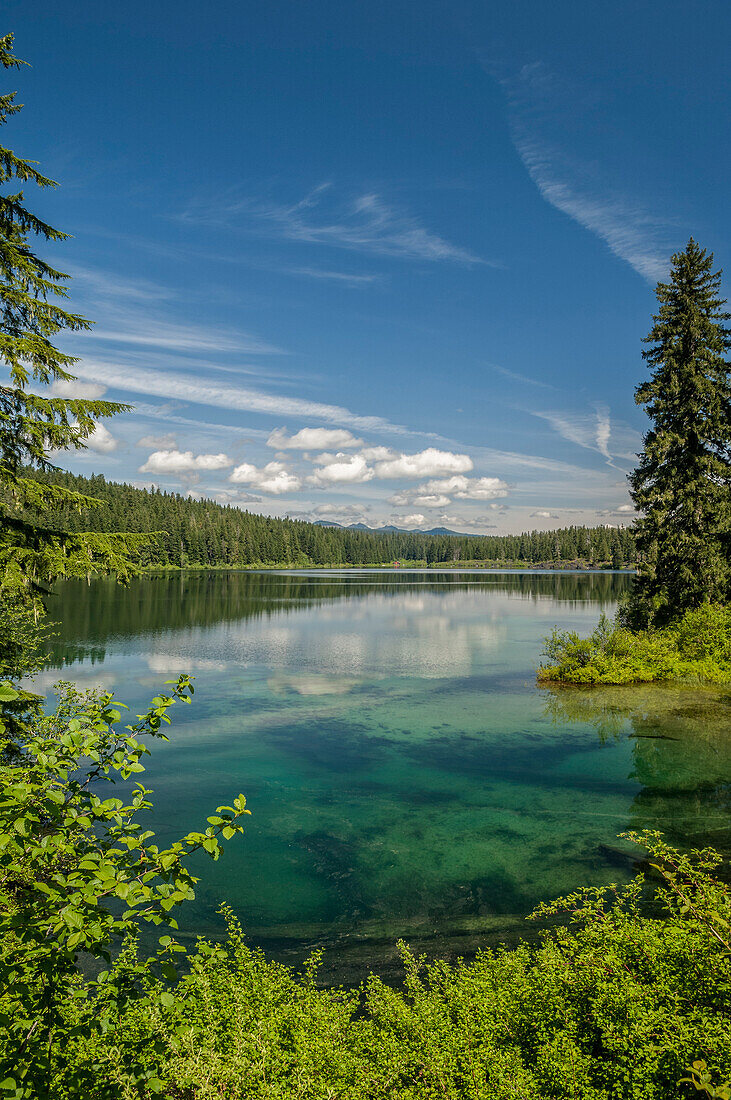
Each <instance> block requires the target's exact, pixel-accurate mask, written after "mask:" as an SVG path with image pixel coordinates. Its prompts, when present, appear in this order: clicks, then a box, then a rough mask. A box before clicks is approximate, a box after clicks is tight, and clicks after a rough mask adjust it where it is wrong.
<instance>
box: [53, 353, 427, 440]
mask: <svg viewBox="0 0 731 1100" xmlns="http://www.w3.org/2000/svg"><path fill="white" fill-rule="evenodd" d="M74 369H75V371H76V373H77V374H78V375H79V376H80V377H81V378H84V379H88V380H91V381H94V382H103V383H105V384H106V385H108V386H112V387H114V388H115V389H119V390H125V391H129V392H132V393H144V394H154V395H157V396H159V397H165V398H171V397H175V398H176V399H177V400H179V401H189V402H191V403H194V404H201V405H212V406H214V407H218V408H223V409H237V410H241V411H244V412H258V413H270V414H274V415H276V416H277V417H288V416H291V417H301V418H303V419H305V418H306V419H310V418H312V419H314V420H320V421H325V422H326V423H330V424H333V423H335V424H343V425H347V426H348V427H350V428H355V429H356V430H358V431H378V432H385V433H389V434H392V435H408V436H410V435H415V434H419V435H421V434H422V433H415V432H412V431H411V430H410V429H409V428H406V427H404V426H403V425H401V424H392V423H391V421H389V420H386V419H384V418H383V417H380V416H359V415H358V414H357V413H353V412H351V411H350V409H345V408H342V407H341V406H339V405H329V404H325V403H324V402H319V401H310V400H308V399H306V398H300V397H289V396H286V395H283V394H272V393H266V392H264V391H263V390H258V389H252V388H249V387H244V386H239V385H236V386H232V385H228V384H227V383H223V382H217V381H213V380H211V379H206V378H200V377H198V376H197V375H196V376H193V375H189V374H183V373H181V372H178V371H161V370H154V369H149V370H144V369H140V368H137V367H134V366H128V365H126V364H124V363H119V362H110V361H105V360H99V359H94V360H92V359H84V360H83V361H82V362H80V363H78V364H77V365H76V366H75V367H74Z"/></svg>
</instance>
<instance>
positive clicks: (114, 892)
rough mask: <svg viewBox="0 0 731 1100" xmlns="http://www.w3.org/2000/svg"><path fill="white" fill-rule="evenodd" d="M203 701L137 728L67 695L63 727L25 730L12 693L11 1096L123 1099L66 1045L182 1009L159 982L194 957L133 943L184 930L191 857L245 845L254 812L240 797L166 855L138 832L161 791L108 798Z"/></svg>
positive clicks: (7, 955) (3, 1008) (6, 906)
mask: <svg viewBox="0 0 731 1100" xmlns="http://www.w3.org/2000/svg"><path fill="white" fill-rule="evenodd" d="M192 691H193V686H192V684H191V683H190V680H189V679H188V678H187V677H181V678H180V679H179V680H178V682H177V683H175V684H174V686H173V689H172V691H171V694H170V695H160V696H157V697H156V698H155V699H153V701H152V705H151V707H150V709H149V711H148V712H147V713H146V714H144V715H139V716H138V720H137V722H136V723H135V724H133V725H122V724H121V710H120V705H119V704H118V703H116V702H115V701H114V700H113V698H112V696H111V695H109V694H106V693H104V692H92V693H86V694H79V693H78V692H77V691H76V690H75V689H74V687H73V686H72V685H70V684H66V685H61V694H60V699H59V703H58V707H57V709H56V710H55V712H54V713H53V714H51V715H49V716H42V715H39V713H38V711H37V710H33V711H31V713H30V715H29V716H28V717H27V718H26V719H25V721H24V720H23V718H22V717H21V719H18V718H17V715H15V714H14V712H13V704H14V703H15V702H16V700H17V698H18V695H19V693H18V691H17V690H16V689H15V688H14V687H13V686H12V685H11V684H10V683H8V682H5V683H0V711H2V712H3V719H4V720H3V722H2V723H0V733H2V732H3V730H5V732H6V733H7V727H8V722H7V715H8V712H9V713H10V715H11V716H12V718H13V721H12V737H11V738H10V739H9V740H8V739H6V740H5V741H4V742H3V741H1V740H0V754H1V755H2V757H3V758H4V764H3V766H2V769H0V771H1V778H2V798H1V800H0V990H2V995H1V996H0V1068H1V1069H2V1070H3V1072H1V1073H0V1095H3V1096H6V1097H13V1098H16V1100H21V1098H22V1100H26V1098H28V1100H30V1098H34V1097H49V1098H50V1097H55V1096H57V1095H58V1091H57V1090H58V1087H59V1085H58V1079H59V1077H62V1078H63V1080H64V1082H65V1085H66V1088H67V1089H68V1090H69V1092H68V1095H71V1096H80V1095H83V1094H84V1092H85V1090H87V1089H88V1088H91V1087H94V1088H95V1089H97V1092H96V1093H95V1095H118V1093H116V1092H114V1091H112V1092H109V1093H108V1092H105V1091H104V1087H105V1086H103V1085H102V1084H101V1083H102V1082H103V1081H104V1080H105V1072H106V1071H105V1069H104V1067H103V1066H99V1065H97V1064H96V1063H95V1062H92V1063H89V1064H87V1063H86V1060H85V1061H84V1065H82V1066H78V1067H75V1068H74V1067H68V1066H67V1065H66V1046H67V1044H68V1043H69V1041H71V1040H72V1039H74V1038H75V1037H78V1036H83V1040H84V1042H85V1043H86V1042H88V1041H89V1040H90V1039H93V1036H94V1035H101V1034H103V1033H104V1032H105V1031H106V1029H107V1028H109V1027H110V1026H112V1022H113V1020H114V1019H115V1018H116V1017H117V1016H118V1015H119V1013H120V1012H121V1011H123V1010H124V1007H125V1006H126V1005H127V1004H128V1003H129V1002H130V999H135V998H138V997H141V996H143V997H146V998H147V999H146V1001H145V1003H146V1004H147V1006H148V1008H150V1009H151V1008H152V1006H155V1007H156V1008H157V1009H158V1010H164V1008H165V1006H166V1005H167V1004H168V1003H171V1002H172V998H171V996H170V994H169V993H168V992H166V991H165V990H164V989H162V988H161V987H157V986H153V985H151V984H150V979H151V977H152V976H153V975H156V974H157V975H160V976H162V977H165V978H167V979H169V980H174V979H175V978H176V971H175V968H174V966H173V963H172V958H173V957H174V955H175V953H176V952H180V951H182V950H183V949H182V947H180V945H179V944H177V943H176V942H175V941H174V940H173V939H172V938H171V937H170V936H163V937H162V938H161V939H160V946H159V950H158V951H157V953H156V954H154V955H153V956H152V957H150V958H146V959H138V958H137V957H136V954H135V953H134V951H131V950H129V943H130V937H134V936H135V935H136V933H137V931H138V929H139V926H140V924H141V923H151V924H153V925H160V924H167V925H168V926H171V927H173V928H175V927H177V925H176V922H175V920H174V918H173V914H172V911H173V910H174V909H175V908H176V907H177V906H178V905H180V903H181V902H183V901H186V900H188V899H189V898H192V897H194V887H195V883H196V881H197V879H196V878H195V876H194V875H193V874H192V873H191V871H190V869H189V863H190V859H191V857H192V856H194V854H195V853H197V852H199V851H203V852H206V853H207V854H208V855H209V856H211V858H213V859H217V858H218V856H219V854H220V850H221V849H220V841H219V838H220V837H221V836H223V837H224V839H228V838H230V837H232V836H234V835H235V834H236V833H239V832H241V831H242V825H241V817H242V815H243V814H244V813H246V812H248V811H246V810H245V808H244V799H243V796H239V797H238V798H237V799H235V800H234V804H233V806H222V807H219V808H218V809H217V811H216V813H215V814H214V815H212V816H211V817H209V818H208V823H207V825H206V827H205V830H204V831H203V832H193V833H189V834H188V836H186V837H184V838H183V839H182V840H181V841H178V842H176V843H174V844H172V845H171V846H170V847H168V848H165V849H160V848H158V846H157V845H156V844H155V843H154V834H153V833H152V832H151V831H150V830H147V829H144V828H143V826H142V824H141V823H140V821H139V818H140V816H141V815H142V814H143V812H144V811H145V810H148V809H149V808H150V806H151V803H150V801H149V798H148V795H149V793H150V792H149V791H147V790H146V789H145V788H144V787H143V786H142V785H141V784H137V785H136V786H135V787H134V788H133V789H131V790H130V787H129V785H127V786H125V788H124V790H123V791H122V794H123V795H124V797H114V796H112V797H105V796H108V795H109V793H110V792H109V787H108V784H109V782H114V781H115V780H129V779H130V778H131V777H132V776H135V775H137V774H138V773H140V772H143V771H144V766H143V764H142V763H141V759H142V758H143V756H144V755H145V754H146V753H148V752H149V750H148V748H147V747H146V745H145V741H144V738H146V737H150V736H152V737H162V736H163V735H162V732H161V730H162V728H163V724H164V723H167V722H169V716H168V710H169V709H170V707H171V706H172V705H173V704H174V703H181V702H190V698H191V695H192ZM124 944H127V946H128V949H127V950H126V951H125V952H123V954H122V956H121V959H119V960H118V961H117V963H116V965H115V966H114V967H112V968H111V969H108V970H103V971H102V972H101V973H99V974H98V975H97V977H96V978H95V980H94V981H93V982H91V983H90V984H88V985H85V984H84V983H83V982H82V981H81V973H80V970H79V959H80V957H82V958H85V959H86V961H87V963H88V962H90V961H91V960H95V959H96V960H100V961H101V962H102V963H106V964H107V965H108V964H110V963H111V961H112V952H113V951H114V950H115V948H116V949H117V950H118V949H119V946H120V945H124ZM74 1004H76V1005H78V1016H77V1018H73V1017H74V1010H73V1007H72V1006H73V1005H74ZM69 1013H71V1016H69ZM150 1078H152V1080H153V1081H154V1074H152V1073H151V1072H149V1071H148V1069H146V1068H145V1067H144V1066H143V1067H140V1066H139V1065H138V1063H137V1061H136V1060H135V1059H131V1060H130V1059H128V1062H127V1065H126V1068H125V1072H124V1079H125V1081H126V1082H127V1083H128V1084H129V1083H132V1084H134V1086H135V1087H137V1086H138V1085H139V1084H140V1083H144V1082H147V1084H148V1086H149V1080H148V1079H150ZM99 1089H101V1090H102V1091H98V1090H99Z"/></svg>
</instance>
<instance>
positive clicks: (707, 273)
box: [627, 238, 731, 626]
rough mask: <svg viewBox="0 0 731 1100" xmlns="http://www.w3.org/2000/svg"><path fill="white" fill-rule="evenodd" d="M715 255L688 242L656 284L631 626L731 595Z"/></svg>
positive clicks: (635, 480)
mask: <svg viewBox="0 0 731 1100" xmlns="http://www.w3.org/2000/svg"><path fill="white" fill-rule="evenodd" d="M720 282H721V272H720V271H715V272H714V270H713V253H708V252H706V251H705V249H702V248H700V246H699V245H698V244H697V243H696V242H695V241H694V240H693V238H691V239H690V240H689V241H688V245H687V247H686V248H685V250H684V251H683V252H679V253H677V254H676V255H674V256H673V258H672V268H671V277H670V281H669V282H668V283H658V285H657V291H656V293H657V297H658V301H659V303H660V309H659V311H658V313H657V314H656V315H655V316H654V318H653V320H654V322H655V323H654V325H653V327H652V330H651V331H650V333H649V335H648V336H647V337H646V338H645V343H647V344H649V345H650V346H649V347H648V349H647V350H646V351H643V353H642V354H643V357H644V358H645V360H646V361H647V363H648V364H649V366H650V369H651V371H652V376H651V378H650V379H649V380H648V381H646V382H643V383H642V385H640V386H639V387H638V388H637V391H636V394H635V400H636V401H637V403H638V404H639V405H644V406H645V407H646V410H647V414H648V416H649V417H650V419H651V420H652V423H653V427H652V428H651V430H650V431H649V432H648V433H647V435H646V436H645V438H644V449H643V451H642V453H641V454H640V455H639V456H638V457H639V464H638V466H637V468H636V470H635V471H634V472H633V473H632V474H631V475H630V479H629V480H630V485H631V492H632V499H633V501H634V503H635V506H636V508H637V509H638V510H639V512H640V518H638V520H637V523H636V526H635V532H634V533H635V541H636V547H637V555H638V572H637V577H636V579H635V584H634V589H633V593H632V596H631V598H630V603H629V606H628V609H627V618H628V621H629V622H630V623H631V624H632V625H634V626H650V625H662V624H663V623H666V622H668V621H670V620H672V619H673V618H675V617H676V616H678V615H680V614H682V613H683V612H684V611H686V610H688V609H689V608H693V607H698V606H699V605H700V604H702V603H704V602H707V601H710V602H718V603H726V602H727V601H728V599H729V596H730V595H731V563H730V561H729V556H730V552H731V377H730V374H729V371H730V365H729V363H728V362H727V361H726V359H725V354H726V352H727V351H728V349H729V346H731V339H730V336H731V333H730V331H729V329H728V328H727V327H726V326H725V324H724V322H725V321H727V320H728V319H729V316H730V315H729V314H728V313H726V312H724V309H723V307H724V305H725V304H726V303H725V300H723V299H722V298H720V297H719V294H718V291H719V287H720Z"/></svg>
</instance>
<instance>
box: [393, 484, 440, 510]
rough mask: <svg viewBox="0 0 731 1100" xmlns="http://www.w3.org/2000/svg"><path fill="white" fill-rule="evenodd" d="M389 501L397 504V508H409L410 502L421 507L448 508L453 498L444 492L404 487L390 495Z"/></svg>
mask: <svg viewBox="0 0 731 1100" xmlns="http://www.w3.org/2000/svg"><path fill="white" fill-rule="evenodd" d="M388 502H389V504H395V505H396V507H397V508H407V507H408V506H409V505H410V504H412V505H413V504H415V505H417V506H418V507H419V508H447V507H448V506H449V505H450V504H451V503H452V498H451V497H448V496H445V495H444V493H420V492H419V491H418V489H404V490H403V491H402V492H400V493H394V494H393V496H392V497H389V498H388Z"/></svg>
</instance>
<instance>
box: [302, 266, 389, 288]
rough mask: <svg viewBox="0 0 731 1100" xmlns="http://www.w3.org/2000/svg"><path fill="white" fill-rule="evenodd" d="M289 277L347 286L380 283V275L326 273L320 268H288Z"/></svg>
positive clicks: (340, 272)
mask: <svg viewBox="0 0 731 1100" xmlns="http://www.w3.org/2000/svg"><path fill="white" fill-rule="evenodd" d="M285 273H286V274H287V275H301V276H303V277H304V278H307V279H320V280H322V281H325V282H335V283H344V284H345V285H346V286H353V287H355V286H367V285H368V283H375V282H378V280H379V279H380V276H379V275H351V274H349V273H348V272H347V271H326V270H323V269H322V268H319V267H291V268H287V269H286V272H285Z"/></svg>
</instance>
